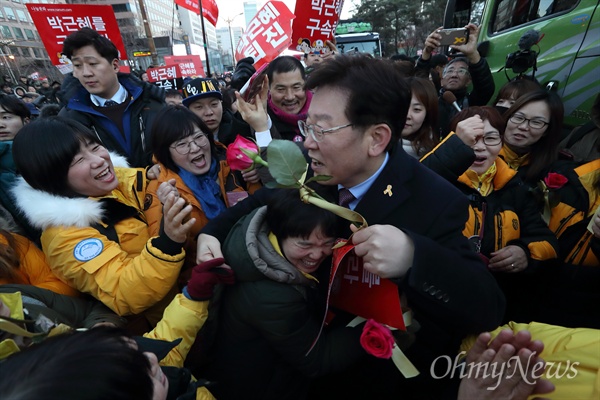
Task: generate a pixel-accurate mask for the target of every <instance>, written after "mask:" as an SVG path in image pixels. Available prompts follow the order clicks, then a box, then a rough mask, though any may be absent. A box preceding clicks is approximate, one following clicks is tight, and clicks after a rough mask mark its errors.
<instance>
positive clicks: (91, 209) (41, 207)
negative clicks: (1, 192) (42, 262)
mask: <svg viewBox="0 0 600 400" xmlns="http://www.w3.org/2000/svg"><path fill="white" fill-rule="evenodd" d="M110 158H111V161H112V163H113V166H114V167H115V168H120V167H125V168H126V167H128V164H127V160H126V159H125V157H123V156H121V155H119V154H117V153H112V152H111V153H110ZM115 173H117V171H115ZM117 175H118V173H117ZM120 184H121V182H120ZM12 193H13V195H14V197H15V199H16V202H17V207H18V208H19V209H20V210H21V211H22V212H23V214H24V215H25V217H26V218H27V220H28V221H29V223H30V224H31V225H32V226H34V227H36V228H38V229H41V230H44V229H47V228H49V227H51V226H59V225H64V226H76V227H81V228H83V227H86V226H90V225H92V224H94V223H96V222H98V221H101V220H102V217H103V216H104V209H103V208H102V203H100V202H98V201H97V200H94V199H91V198H84V197H74V198H71V197H64V196H58V195H54V194H51V193H48V192H45V191H43V190H38V189H34V188H32V187H31V186H30V185H29V183H27V182H26V181H25V179H24V178H23V177H21V176H20V177H18V178H17V180H16V182H15V186H14V188H13V190H12Z"/></svg>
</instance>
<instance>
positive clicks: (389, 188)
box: [383, 185, 392, 197]
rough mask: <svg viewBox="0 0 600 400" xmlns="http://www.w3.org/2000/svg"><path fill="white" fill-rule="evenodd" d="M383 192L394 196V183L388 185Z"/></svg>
mask: <svg viewBox="0 0 600 400" xmlns="http://www.w3.org/2000/svg"><path fill="white" fill-rule="evenodd" d="M383 194H387V195H388V196H390V197H392V185H387V188H386V189H385V190H384V191H383Z"/></svg>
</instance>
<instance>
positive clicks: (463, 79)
mask: <svg viewBox="0 0 600 400" xmlns="http://www.w3.org/2000/svg"><path fill="white" fill-rule="evenodd" d="M439 29H442V28H438V29H436V30H435V31H433V32H432V33H431V34H430V35H429V36H428V37H427V39H426V40H425V47H424V48H423V54H422V55H421V57H419V59H418V60H417V65H416V68H417V70H427V71H429V69H430V68H431V56H432V54H433V52H434V51H435V50H436V49H437V48H438V47H440V45H441V40H442V36H441V35H440V34H439V33H438V32H437V31H438V30H439ZM465 29H467V30H468V33H469V39H468V40H467V43H466V44H461V45H451V46H450V48H451V49H453V50H455V51H457V52H460V53H462V55H461V56H460V57H456V58H454V59H453V60H451V61H450V62H449V63H448V65H446V67H445V68H444V71H443V73H442V80H441V85H442V89H441V90H440V97H439V110H440V111H439V112H440V119H439V121H440V136H441V137H442V138H443V137H445V136H446V135H448V133H450V131H449V129H448V126H449V125H450V120H451V119H452V118H453V117H454V116H455V115H456V114H457V110H456V109H455V108H454V107H453V106H452V105H451V104H449V103H447V102H446V101H444V100H443V98H442V95H443V94H444V92H445V91H450V92H452V93H453V94H454V96H456V102H457V103H458V106H459V107H460V108H462V109H465V108H467V107H469V106H483V105H486V104H487V102H488V101H489V100H490V98H491V97H492V95H493V94H494V90H495V86H494V80H493V78H492V73H491V71H490V67H489V65H488V63H487V61H486V60H485V58H483V57H481V55H480V54H479V51H477V38H478V37H479V27H478V26H477V25H475V24H468V25H467V26H465ZM470 83H472V84H473V90H472V91H471V92H470V93H468V92H467V87H468V86H469V84H470Z"/></svg>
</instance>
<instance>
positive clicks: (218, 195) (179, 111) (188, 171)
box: [146, 106, 261, 267]
mask: <svg viewBox="0 0 600 400" xmlns="http://www.w3.org/2000/svg"><path fill="white" fill-rule="evenodd" d="M225 150H226V149H225V147H224V146H223V145H222V144H220V143H218V142H215V141H214V139H213V135H212V134H211V133H210V130H209V129H208V127H207V126H206V124H205V123H204V122H203V121H202V119H200V117H198V116H197V115H196V114H194V113H193V112H192V111H190V110H189V109H187V108H186V107H184V106H173V107H167V108H165V109H163V110H162V111H160V112H159V113H158V114H157V116H156V119H155V123H154V124H153V125H152V152H153V153H154V159H155V161H157V162H158V164H159V165H160V175H159V177H158V179H156V180H152V181H151V182H150V183H149V184H148V193H149V194H151V195H152V204H151V205H150V207H149V208H148V210H146V217H147V218H148V225H149V227H150V234H152V235H155V234H158V232H159V229H160V221H161V218H162V205H161V202H160V200H159V195H158V190H159V186H160V185H161V183H163V182H170V184H171V185H172V187H174V188H176V189H177V192H178V194H179V196H180V197H183V199H184V200H185V201H186V202H187V203H188V204H190V205H191V206H192V212H191V216H192V217H193V218H194V219H195V220H196V222H195V223H194V226H193V227H192V229H191V230H190V231H189V233H188V237H187V240H186V243H185V246H184V247H185V251H186V253H187V256H186V264H185V265H186V267H191V266H194V265H195V264H196V236H198V233H200V230H201V229H202V228H203V227H204V225H206V223H207V222H208V221H209V220H210V219H212V218H213V217H216V216H217V215H218V214H219V213H220V212H221V211H222V210H224V209H225V208H226V207H230V206H233V205H235V204H236V203H237V201H239V200H241V199H243V198H244V197H246V196H247V195H248V194H252V193H254V192H255V191H256V190H258V189H259V188H260V187H261V185H260V184H259V183H247V182H245V181H244V179H243V178H242V174H241V173H240V172H239V171H232V170H231V169H230V168H229V165H228V164H227V161H226V160H225Z"/></svg>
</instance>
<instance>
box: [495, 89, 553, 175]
mask: <svg viewBox="0 0 600 400" xmlns="http://www.w3.org/2000/svg"><path fill="white" fill-rule="evenodd" d="M563 115H564V107H563V104H562V101H561V100H560V98H559V97H558V95H556V94H555V93H553V92H547V91H545V90H537V91H534V92H530V93H527V94H524V95H523V96H521V97H519V98H518V99H516V100H515V102H514V103H513V105H512V106H511V107H510V108H509V109H508V110H507V111H506V112H505V113H504V117H505V118H506V119H507V123H506V131H505V132H504V146H503V148H502V151H501V152H500V157H501V158H502V159H503V160H504V161H505V162H506V163H507V164H508V166H509V167H510V168H511V169H514V170H515V171H517V174H518V176H519V177H520V178H521V179H523V180H524V181H525V182H526V183H527V184H529V185H531V186H535V185H536V184H537V182H538V181H539V180H540V179H542V178H543V177H544V176H545V174H546V172H547V171H548V169H549V168H550V166H551V165H552V163H553V162H554V161H555V160H556V159H557V157H558V143H559V140H560V134H561V129H562V122H563Z"/></svg>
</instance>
